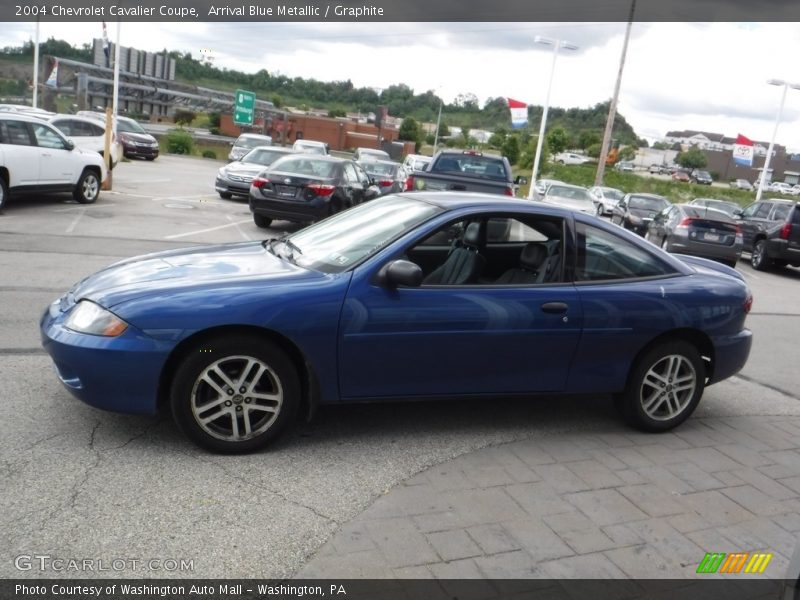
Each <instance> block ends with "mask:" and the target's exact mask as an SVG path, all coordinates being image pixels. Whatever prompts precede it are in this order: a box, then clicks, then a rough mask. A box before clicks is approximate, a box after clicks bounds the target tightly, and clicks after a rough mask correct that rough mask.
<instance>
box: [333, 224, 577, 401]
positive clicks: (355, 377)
mask: <svg viewBox="0 0 800 600" xmlns="http://www.w3.org/2000/svg"><path fill="white" fill-rule="evenodd" d="M474 217H475V215H471V218H474ZM550 221H551V222H554V221H557V222H558V225H559V226H561V227H562V231H563V223H561V222H560V221H561V220H560V219H553V218H552V217H551V218H550ZM450 226H451V224H450V223H447V224H445V225H443V226H442V227H441V230H442V231H447V230H448V229H449V228H450ZM438 231H439V230H438V229H432V228H429V229H428V230H427V232H426V235H425V236H423V237H424V239H426V240H427V239H430V238H431V237H435V235H436V233H437V232H438ZM421 241H422V239H420V238H418V239H417V240H416V242H421ZM416 242H415V243H416ZM559 244H560V242H559ZM413 246H414V244H410V245H405V246H402V247H401V248H399V249H398V251H397V252H396V254H394V255H393V256H391V257H387V258H385V259H383V260H380V261H375V262H372V263H369V264H367V265H364V266H363V267H361V268H358V269H356V271H355V272H354V274H353V280H352V283H351V285H350V288H349V290H348V294H347V297H346V299H345V302H344V305H343V308H342V313H341V318H340V328H339V330H340V352H339V358H340V392H341V396H342V397H343V398H346V399H358V398H375V397H414V396H422V397H430V396H450V395H459V396H460V395H469V394H517V393H534V392H555V391H561V390H563V389H564V386H565V385H566V381H567V377H568V374H569V369H570V365H571V364H572V359H573V356H574V354H575V351H576V346H577V344H578V340H579V338H580V333H581V322H582V312H581V305H580V302H579V299H578V294H577V291H576V289H575V287H574V285H573V284H572V283H571V282H568V281H563V280H561V279H559V280H558V281H555V282H551V283H536V284H527V285H498V284H495V283H492V282H485V283H478V284H468V285H426V284H424V283H423V284H422V285H420V286H419V287H401V288H397V289H391V288H388V287H386V286H385V285H382V284H380V283H378V282H377V281H376V276H377V275H378V272H379V271H380V269H381V268H383V267H384V266H385V265H386V264H387V263H388V262H390V260H392V259H395V258H399V257H402V256H404V255H406V253H408V252H411V251H412V250H413ZM561 249H562V250H563V247H561ZM445 256H446V254H445ZM562 256H563V254H562Z"/></svg>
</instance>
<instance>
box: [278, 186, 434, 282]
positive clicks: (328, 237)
mask: <svg viewBox="0 0 800 600" xmlns="http://www.w3.org/2000/svg"><path fill="white" fill-rule="evenodd" d="M441 211H442V209H441V208H439V207H438V206H434V205H432V204H428V203H427V202H422V201H419V200H414V199H411V198H408V197H404V196H386V197H385V198H380V199H377V200H372V201H370V202H367V203H365V204H360V205H358V206H356V207H354V208H351V209H350V210H346V211H344V212H341V213H338V214H337V215H334V216H333V217H330V218H328V219H325V220H324V221H322V222H320V223H317V224H316V225H311V226H310V227H306V228H305V229H303V230H301V231H298V232H297V233H295V234H293V235H291V236H289V237H288V238H286V241H287V242H288V243H289V244H290V248H291V249H292V250H293V252H291V256H292V258H293V259H294V261H295V262H296V263H297V264H298V265H300V266H302V267H306V268H309V269H314V270H317V271H322V272H324V273H340V272H342V271H346V270H347V269H349V268H351V267H352V266H353V265H355V264H357V263H359V262H360V261H361V260H363V259H364V258H366V257H368V256H370V255H372V254H374V253H375V252H378V251H379V250H380V249H381V248H384V247H385V246H386V245H387V244H388V243H389V242H391V241H392V240H394V239H395V238H396V237H397V236H399V235H400V234H402V233H404V232H406V231H409V230H411V229H413V228H414V227H416V226H417V225H419V224H420V223H422V222H424V221H426V220H428V219H430V218H431V217H433V216H434V215H436V214H438V213H440V212H441Z"/></svg>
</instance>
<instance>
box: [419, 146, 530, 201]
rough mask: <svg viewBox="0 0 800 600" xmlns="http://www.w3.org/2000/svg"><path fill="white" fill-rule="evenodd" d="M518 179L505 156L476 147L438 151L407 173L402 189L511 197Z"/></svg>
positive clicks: (519, 182) (518, 181)
mask: <svg viewBox="0 0 800 600" xmlns="http://www.w3.org/2000/svg"><path fill="white" fill-rule="evenodd" d="M522 179H523V178H522V177H519V176H518V177H516V178H514V177H513V175H512V172H511V164H510V163H509V162H508V159H507V158H506V157H505V156H496V155H494V154H485V153H483V152H479V151H476V150H439V151H438V152H437V153H436V156H434V157H433V160H432V161H431V164H429V165H428V167H427V168H426V169H425V170H424V171H415V172H413V173H409V175H408V178H407V179H406V191H409V192H412V191H413V192H419V191H423V190H425V191H429V192H432V191H437V192H439V191H448V190H458V191H463V192H488V193H492V194H498V195H503V196H513V195H514V192H515V191H516V190H517V189H518V186H519V185H521V181H522Z"/></svg>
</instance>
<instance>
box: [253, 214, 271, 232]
mask: <svg viewBox="0 0 800 600" xmlns="http://www.w3.org/2000/svg"><path fill="white" fill-rule="evenodd" d="M253 222H254V223H255V224H256V227H261V229H266V228H267V227H269V226H270V225H272V219H270V218H269V217H265V216H264V215H259V214H256V213H253Z"/></svg>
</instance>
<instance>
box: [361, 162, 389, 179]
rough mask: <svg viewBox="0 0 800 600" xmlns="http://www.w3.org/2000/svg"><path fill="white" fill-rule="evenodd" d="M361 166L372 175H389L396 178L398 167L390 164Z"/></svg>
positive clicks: (375, 163)
mask: <svg viewBox="0 0 800 600" xmlns="http://www.w3.org/2000/svg"><path fill="white" fill-rule="evenodd" d="M361 166H363V167H364V170H365V171H366V172H367V173H369V174H370V175H389V176H391V177H394V175H395V173H396V172H397V165H393V164H388V163H379V162H373V163H364V164H363V165H361Z"/></svg>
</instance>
